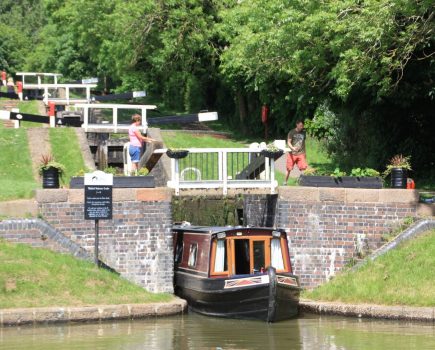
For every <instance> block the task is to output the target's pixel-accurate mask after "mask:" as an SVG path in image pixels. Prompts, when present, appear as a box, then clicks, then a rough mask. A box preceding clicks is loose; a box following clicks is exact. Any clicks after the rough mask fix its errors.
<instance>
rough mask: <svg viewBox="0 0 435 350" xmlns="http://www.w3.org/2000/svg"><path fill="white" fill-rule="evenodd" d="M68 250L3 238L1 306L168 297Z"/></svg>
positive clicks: (122, 301) (0, 271)
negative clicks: (66, 251) (76, 255)
mask: <svg viewBox="0 0 435 350" xmlns="http://www.w3.org/2000/svg"><path fill="white" fill-rule="evenodd" d="M171 299H172V296H171V295H169V294H164V293H161V294H154V293H149V292H147V291H145V290H144V289H142V288H140V287H139V286H136V285H134V284H132V283H130V282H128V281H126V280H124V279H122V278H120V277H119V276H118V275H116V274H114V273H112V272H109V271H106V270H103V269H98V268H96V267H95V265H94V264H92V263H90V262H86V261H81V260H78V259H75V258H73V257H72V256H69V255H66V254H58V253H54V252H52V251H50V250H47V249H41V248H32V247H30V246H27V245H24V244H10V243H7V242H4V241H2V240H0V308H16V307H43V306H81V305H95V304H123V303H148V302H163V301H169V300H171Z"/></svg>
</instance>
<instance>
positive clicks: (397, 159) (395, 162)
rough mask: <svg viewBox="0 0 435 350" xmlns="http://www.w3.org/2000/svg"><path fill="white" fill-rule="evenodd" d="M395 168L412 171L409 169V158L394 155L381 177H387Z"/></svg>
mask: <svg viewBox="0 0 435 350" xmlns="http://www.w3.org/2000/svg"><path fill="white" fill-rule="evenodd" d="M395 168H402V169H406V170H412V169H411V156H407V157H405V156H403V155H402V154H396V155H395V156H394V157H393V158H391V159H390V161H389V163H388V164H387V168H386V169H385V171H384V173H383V174H382V176H383V177H387V176H388V175H390V174H391V171H392V170H393V169H395Z"/></svg>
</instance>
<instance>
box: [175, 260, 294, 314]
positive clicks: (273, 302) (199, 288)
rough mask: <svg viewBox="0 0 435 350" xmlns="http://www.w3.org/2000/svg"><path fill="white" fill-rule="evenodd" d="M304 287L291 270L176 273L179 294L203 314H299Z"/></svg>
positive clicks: (193, 308) (192, 308)
mask: <svg viewBox="0 0 435 350" xmlns="http://www.w3.org/2000/svg"><path fill="white" fill-rule="evenodd" d="M299 293H300V288H299V284H298V281H297V278H296V277H295V276H294V275H292V274H290V273H278V274H276V273H275V270H274V269H268V271H267V272H266V273H265V274H260V275H248V276H241V277H236V278H230V279H229V278H205V277H201V276H197V275H192V274H189V273H186V272H181V271H176V272H175V294H177V295H178V296H179V297H181V298H183V299H185V300H187V303H188V305H189V308H190V309H191V310H192V311H194V312H198V313H200V314H204V315H208V316H217V317H227V318H241V319H258V320H263V321H267V322H276V321H280V320H284V319H289V318H292V317H295V316H297V314H298V303H299Z"/></svg>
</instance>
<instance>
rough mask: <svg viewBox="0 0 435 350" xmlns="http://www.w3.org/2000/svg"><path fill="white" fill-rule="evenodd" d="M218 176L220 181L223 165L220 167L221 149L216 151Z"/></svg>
mask: <svg viewBox="0 0 435 350" xmlns="http://www.w3.org/2000/svg"><path fill="white" fill-rule="evenodd" d="M218 176H219V181H222V179H223V167H222V151H221V150H219V151H218Z"/></svg>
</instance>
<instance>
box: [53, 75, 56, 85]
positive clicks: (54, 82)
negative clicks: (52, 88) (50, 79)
mask: <svg viewBox="0 0 435 350" xmlns="http://www.w3.org/2000/svg"><path fill="white" fill-rule="evenodd" d="M54 84H55V85H57V75H55V76H54Z"/></svg>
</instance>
